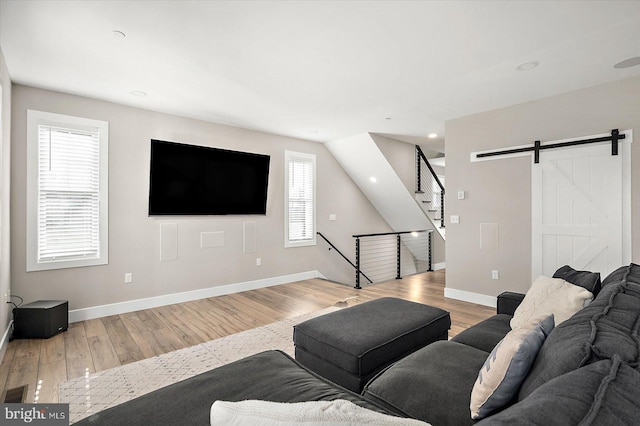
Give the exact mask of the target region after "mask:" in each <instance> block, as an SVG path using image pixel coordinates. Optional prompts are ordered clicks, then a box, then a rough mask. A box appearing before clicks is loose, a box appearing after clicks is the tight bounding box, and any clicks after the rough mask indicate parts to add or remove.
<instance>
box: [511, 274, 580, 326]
mask: <svg viewBox="0 0 640 426" xmlns="http://www.w3.org/2000/svg"><path fill="white" fill-rule="evenodd" d="M592 299H593V293H591V292H590V291H588V290H587V289H585V288H582V287H579V286H576V285H573V284H571V283H568V282H566V281H564V280H561V279H560V278H549V277H545V276H544V275H541V276H540V277H538V278H537V279H536V280H535V281H534V282H533V284H532V285H531V288H530V289H529V291H527V294H526V295H525V296H524V300H523V301H522V303H521V304H520V306H518V308H517V309H516V312H515V314H514V315H513V319H512V320H511V328H518V327H520V326H521V325H522V324H524V323H526V322H528V321H529V320H530V319H531V318H533V317H537V316H539V315H551V314H553V316H554V318H555V321H556V325H558V324H561V323H562V322H563V321H565V320H566V319H568V318H570V317H571V316H572V315H573V314H575V313H576V312H578V311H579V310H580V309H582V308H583V307H585V306H586V305H588V304H589V302H591V300H592Z"/></svg>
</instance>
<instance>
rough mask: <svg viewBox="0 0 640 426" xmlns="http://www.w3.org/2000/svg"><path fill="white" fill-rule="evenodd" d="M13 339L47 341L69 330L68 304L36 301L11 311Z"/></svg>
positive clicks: (57, 301)
mask: <svg viewBox="0 0 640 426" xmlns="http://www.w3.org/2000/svg"><path fill="white" fill-rule="evenodd" d="M13 315H14V316H13V323H14V328H13V337H14V338H17V339H48V338H49V337H51V336H53V335H55V334H58V333H60V332H62V331H66V330H67V329H68V328H69V302H68V301H66V300H38V301H37V302H32V303H27V304H26V305H22V306H19V307H17V308H15V309H14V310H13Z"/></svg>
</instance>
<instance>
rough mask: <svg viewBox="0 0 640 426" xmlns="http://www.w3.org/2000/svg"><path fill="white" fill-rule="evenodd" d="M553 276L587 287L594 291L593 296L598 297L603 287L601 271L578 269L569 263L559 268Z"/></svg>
mask: <svg viewBox="0 0 640 426" xmlns="http://www.w3.org/2000/svg"><path fill="white" fill-rule="evenodd" d="M553 278H560V279H563V280H565V281H567V282H570V283H571V284H574V285H577V286H580V287H583V288H586V289H587V290H589V291H590V292H591V293H593V297H596V296H597V295H598V293H599V292H600V289H602V283H601V282H600V273H599V272H590V271H576V270H575V269H573V268H572V267H571V266H569V265H564V266H563V267H562V268H560V269H558V270H557V271H556V272H555V273H554V274H553Z"/></svg>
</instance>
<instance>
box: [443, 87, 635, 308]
mask: <svg viewBox="0 0 640 426" xmlns="http://www.w3.org/2000/svg"><path fill="white" fill-rule="evenodd" d="M639 111H640V78H631V79H626V80H621V81H617V82H614V83H608V84H604V85H599V86H595V87H592V88H588V89H583V90H579V91H575V92H570V93H566V94H563V95H558V96H553V97H549V98H544V99H540V100H537V101H533V102H528V103H525V104H521V105H516V106H513V107H510V108H503V109H499V110H495V111H489V112H485V113H481V114H476V115H472V116H468V117H462V118H458V119H455V120H451V121H448V122H447V123H446V134H447V144H446V158H447V166H446V185H447V195H446V207H447V224H446V225H447V249H446V251H447V290H451V289H454V290H461V291H463V292H465V291H466V292H471V293H476V294H481V295H488V296H496V295H498V294H499V293H500V292H502V291H505V290H512V291H520V292H525V291H526V290H527V289H528V288H529V286H530V285H531V282H530V281H531V159H530V158H529V157H519V158H510V159H500V160H494V161H484V162H474V163H471V162H470V153H471V152H475V151H482V150H487V149H497V148H503V147H504V148H507V147H510V146H514V145H526V144H532V143H533V141H535V140H541V141H553V140H560V139H567V138H572V137H579V136H587V135H594V134H601V133H608V132H610V131H611V129H615V128H619V129H620V130H624V129H632V130H634V133H635V135H639V134H640V114H639ZM541 155H544V153H543V154H541ZM631 161H632V200H631V203H632V241H633V243H632V244H633V246H632V260H633V261H634V262H639V261H640V228H639V227H638V224H640V221H639V219H640V197H639V196H638V191H637V188H640V168H638V167H637V164H636V163H638V162H639V161H640V144H639V143H638V142H637V141H636V142H635V143H633V144H632V159H631ZM459 190H464V191H466V198H465V199H464V200H458V199H457V197H456V193H457V191H459ZM450 215H459V216H460V223H459V224H450V223H449V222H448V219H449V217H450ZM481 223H497V224H498V226H499V248H498V249H497V250H481V249H480V224H481ZM492 269H497V270H499V272H500V279H499V280H497V281H495V280H492V279H491V270H492ZM603 278H604V277H603Z"/></svg>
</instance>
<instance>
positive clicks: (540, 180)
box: [531, 134, 631, 280]
mask: <svg viewBox="0 0 640 426" xmlns="http://www.w3.org/2000/svg"><path fill="white" fill-rule="evenodd" d="M630 138H631V135H630V134H628V135H627V141H626V142H622V143H620V149H619V155H617V156H613V155H611V143H603V144H590V145H579V146H574V147H568V148H559V149H550V150H544V151H542V152H541V154H540V163H539V164H532V166H531V167H532V218H531V219H532V257H533V258H532V280H533V279H535V278H536V277H538V276H539V275H547V276H552V275H553V273H554V272H555V270H556V269H558V268H559V267H560V266H563V265H570V266H571V267H573V268H574V269H578V270H580V269H582V270H590V271H595V272H600V274H601V276H602V277H605V276H606V275H607V274H608V273H609V272H611V271H613V270H614V269H616V268H618V267H619V266H622V265H623V264H627V263H629V261H630V236H631V230H630V166H629V164H628V159H629V157H628V156H629V149H628V148H629V142H630Z"/></svg>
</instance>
